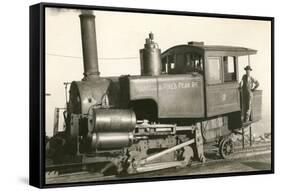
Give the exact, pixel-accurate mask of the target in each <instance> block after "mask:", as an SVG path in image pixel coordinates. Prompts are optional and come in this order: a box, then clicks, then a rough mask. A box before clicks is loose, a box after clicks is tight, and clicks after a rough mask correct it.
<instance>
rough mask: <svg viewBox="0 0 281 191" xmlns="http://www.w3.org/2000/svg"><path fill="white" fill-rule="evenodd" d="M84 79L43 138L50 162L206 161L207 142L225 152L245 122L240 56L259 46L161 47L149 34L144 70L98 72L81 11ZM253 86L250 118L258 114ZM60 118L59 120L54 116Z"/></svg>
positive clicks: (136, 164) (90, 24)
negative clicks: (132, 73)
mask: <svg viewBox="0 0 281 191" xmlns="http://www.w3.org/2000/svg"><path fill="white" fill-rule="evenodd" d="M80 23H81V37H82V48H83V61H84V62H83V64H84V78H83V79H82V80H81V81H73V82H72V83H71V85H70V90H69V101H68V103H67V108H66V110H65V111H64V125H65V129H64V130H63V131H58V130H57V126H56V127H55V133H54V136H53V137H52V138H50V139H49V140H48V142H47V148H46V154H47V157H48V158H49V159H51V160H52V164H67V163H73V162H76V163H79V164H95V165H94V167H96V168H100V171H101V172H103V173H105V172H106V171H107V170H108V169H112V168H114V169H115V170H116V173H118V174H120V173H128V174H132V173H139V172H147V171H152V170H158V169H163V168H170V167H185V166H188V165H189V164H190V163H191V162H192V161H194V160H197V161H200V162H202V163H203V162H205V160H206V158H205V156H204V145H206V144H208V143H215V145H216V146H217V147H218V152H219V154H220V155H221V157H222V158H227V157H228V156H230V155H231V154H232V153H233V152H234V151H233V147H234V145H233V141H232V138H231V137H232V134H233V133H237V132H239V130H240V129H241V128H242V127H243V125H245V124H243V119H242V117H241V116H243V115H242V113H243V108H241V107H242V104H241V101H242V100H241V97H240V93H239V90H238V81H239V79H238V57H239V56H245V55H252V54H256V52H257V51H256V50H253V49H249V48H243V47H232V46H208V45H204V43H203V42H188V43H187V44H183V45H178V46H174V47H171V48H169V49H168V50H166V51H165V52H163V53H161V50H160V48H159V46H158V44H157V43H156V42H155V41H154V35H153V34H152V33H150V34H149V37H148V38H146V39H145V44H144V48H143V49H141V50H140V60H141V75H137V76H130V75H123V76H119V77H100V76H99V66H98V59H97V45H96V32H95V30H96V29H95V16H94V15H93V14H85V13H84V14H81V15H80ZM261 93H262V92H261V90H257V91H255V92H254V99H253V103H252V107H253V109H252V114H251V121H250V123H252V122H256V121H258V120H260V118H261V98H262V94H261ZM56 120H58V119H56Z"/></svg>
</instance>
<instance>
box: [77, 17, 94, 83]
mask: <svg viewBox="0 0 281 191" xmlns="http://www.w3.org/2000/svg"><path fill="white" fill-rule="evenodd" d="M79 17H80V24H81V38H82V51H83V63H84V64H83V65H84V80H88V79H92V78H96V77H99V66H98V51H97V41H96V26H95V16H94V15H92V14H90V13H84V14H81V15H80V16H79Z"/></svg>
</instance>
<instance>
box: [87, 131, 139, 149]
mask: <svg viewBox="0 0 281 191" xmlns="http://www.w3.org/2000/svg"><path fill="white" fill-rule="evenodd" d="M133 138H134V136H133V133H109V132H106V133H94V134H93V135H92V144H91V145H92V149H97V150H104V149H122V148H124V147H129V146H131V145H132V143H133Z"/></svg>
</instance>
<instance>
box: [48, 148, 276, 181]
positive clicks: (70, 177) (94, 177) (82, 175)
mask: <svg viewBox="0 0 281 191" xmlns="http://www.w3.org/2000/svg"><path fill="white" fill-rule="evenodd" d="M214 150H215V149H213V150H212V149H208V150H207V151H206V156H207V160H206V162H205V163H203V164H202V163H201V162H197V161H194V162H192V164H191V165H190V166H191V167H199V166H205V165H212V164H217V163H220V162H223V161H233V160H235V159H241V158H247V157H251V156H256V155H263V154H270V153H271V144H270V143H265V144H258V145H254V146H252V147H247V148H244V149H242V147H239V146H238V147H236V148H235V154H233V155H232V156H231V157H230V158H228V159H219V158H216V157H214V152H213V157H208V153H212V151H214ZM84 165H85V164H84ZM87 165H91V164H87ZM79 167H81V164H77V163H74V164H64V165H52V166H48V167H46V171H48V172H47V173H46V183H47V184H57V183H72V182H90V181H105V180H114V179H130V178H135V177H136V174H133V175H127V176H116V175H110V176H104V175H103V174H101V173H97V172H89V171H78V172H70V173H63V174H58V173H57V172H56V169H73V168H74V169H75V168H79ZM160 171H161V170H160ZM145 174H151V172H147V173H142V176H143V175H145Z"/></svg>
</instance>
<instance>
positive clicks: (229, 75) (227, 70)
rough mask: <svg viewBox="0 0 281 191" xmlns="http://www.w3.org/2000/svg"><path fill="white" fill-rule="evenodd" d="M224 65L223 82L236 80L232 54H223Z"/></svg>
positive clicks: (234, 62) (234, 61) (234, 60)
mask: <svg viewBox="0 0 281 191" xmlns="http://www.w3.org/2000/svg"><path fill="white" fill-rule="evenodd" d="M223 65H224V73H223V74H224V75H223V76H224V82H233V81H237V75H236V67H235V66H236V58H235V57H234V56H224V57H223Z"/></svg>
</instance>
